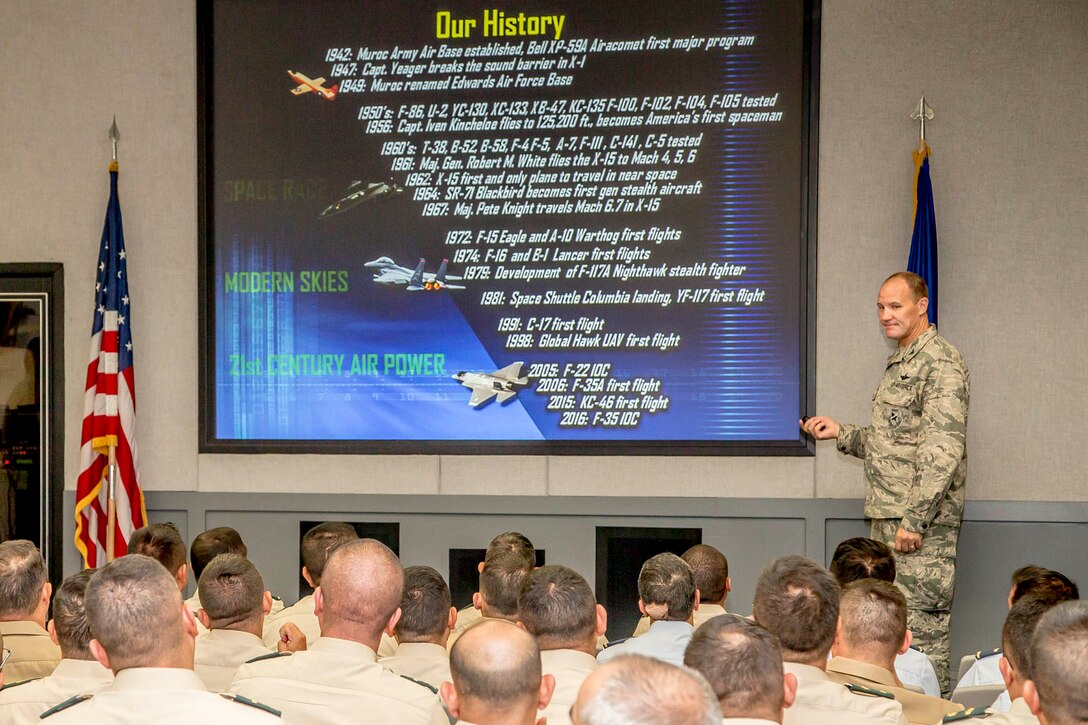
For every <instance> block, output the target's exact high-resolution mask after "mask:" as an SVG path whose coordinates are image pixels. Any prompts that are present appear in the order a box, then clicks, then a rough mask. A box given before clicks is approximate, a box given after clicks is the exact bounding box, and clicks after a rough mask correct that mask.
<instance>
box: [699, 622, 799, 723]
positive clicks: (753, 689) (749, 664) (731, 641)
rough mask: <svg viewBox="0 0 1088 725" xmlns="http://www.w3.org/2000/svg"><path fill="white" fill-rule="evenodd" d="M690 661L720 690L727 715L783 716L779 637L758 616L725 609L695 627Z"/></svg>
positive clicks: (783, 699) (715, 689) (769, 717)
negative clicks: (765, 627) (756, 620)
mask: <svg viewBox="0 0 1088 725" xmlns="http://www.w3.org/2000/svg"><path fill="white" fill-rule="evenodd" d="M684 664H685V665H687V666H688V667H691V668H693V669H695V670H696V671H698V672H699V673H700V674H702V675H703V677H705V678H706V679H707V681H708V682H709V683H710V686H711V688H713V690H714V695H715V696H716V697H717V698H718V703H719V705H720V706H721V711H722V717H723V718H735V717H747V718H762V719H765V720H774V721H776V722H777V721H780V719H781V717H782V709H783V707H784V706H785V704H786V703H785V689H784V683H783V679H782V678H783V669H782V653H781V651H780V650H779V648H778V639H777V638H776V637H775V636H774V635H773V634H771V633H770V632H768V631H767V630H766V629H764V628H763V627H762V626H760V625H758V624H756V623H755V622H753V621H751V620H749V619H746V618H744V617H739V616H737V615H735V614H722V615H719V616H717V617H714V618H713V619H711V620H710V621H709V622H706V623H705V624H703V626H702V627H700V628H699V629H697V630H696V631H695V636H694V637H692V639H691V643H690V644H689V645H688V648H687V650H686V651H685V652H684Z"/></svg>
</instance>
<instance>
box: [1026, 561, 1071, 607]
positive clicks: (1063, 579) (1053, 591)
mask: <svg viewBox="0 0 1088 725" xmlns="http://www.w3.org/2000/svg"><path fill="white" fill-rule="evenodd" d="M1012 586H1013V589H1012V603H1013V604H1016V602H1018V601H1019V600H1020V599H1022V598H1023V597H1026V596H1027V595H1029V594H1035V593H1038V592H1044V591H1045V592H1049V593H1050V596H1053V597H1057V598H1059V599H1061V600H1063V601H1064V600H1067V599H1080V589H1079V588H1078V587H1077V583H1076V582H1075V581H1073V580H1072V579H1070V578H1069V577H1067V576H1066V575H1065V574H1062V573H1061V572H1060V571H1054V570H1053V569H1046V568H1044V567H1041V566H1033V565H1029V566H1022V567H1020V568H1019V569H1017V570H1016V571H1014V572H1013V574H1012Z"/></svg>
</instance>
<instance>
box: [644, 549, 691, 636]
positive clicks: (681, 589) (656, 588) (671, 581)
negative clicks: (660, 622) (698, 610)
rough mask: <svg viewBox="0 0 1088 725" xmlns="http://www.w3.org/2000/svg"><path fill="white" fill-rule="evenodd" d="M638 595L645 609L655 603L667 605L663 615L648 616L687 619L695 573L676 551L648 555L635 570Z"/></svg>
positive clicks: (679, 620)
mask: <svg viewBox="0 0 1088 725" xmlns="http://www.w3.org/2000/svg"><path fill="white" fill-rule="evenodd" d="M638 597H639V599H641V600H642V603H643V605H644V606H646V607H647V609H649V608H651V607H652V605H654V604H664V605H666V606H667V607H668V612H667V613H666V614H665V616H663V617H653V616H651V619H665V620H669V621H674V622H683V621H686V620H687V619H688V618H689V617H690V616H691V613H692V611H694V609H695V575H694V574H693V573H692V571H691V567H690V566H688V563H687V562H686V561H684V560H683V559H681V558H680V557H679V556H677V555H676V554H670V553H667V552H666V553H663V554H657V555H655V556H651V557H650V558H649V559H647V560H646V563H645V564H643V565H642V569H641V570H640V571H639V573H638Z"/></svg>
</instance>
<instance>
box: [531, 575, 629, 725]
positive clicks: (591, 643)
mask: <svg viewBox="0 0 1088 725" xmlns="http://www.w3.org/2000/svg"><path fill="white" fill-rule="evenodd" d="M518 620H519V622H520V624H521V626H522V627H524V628H525V629H526V631H528V632H529V634H531V635H533V637H535V638H536V643H537V646H538V647H539V648H540V661H541V663H542V666H543V668H544V673H545V674H547V675H551V676H552V677H554V678H555V691H554V692H553V693H552V699H551V702H549V703H548V707H547V709H545V710H544V715H545V716H546V717H547V718H548V725H566V724H567V723H569V722H570V706H571V705H573V704H574V701H575V700H576V699H578V690H579V688H581V686H582V683H583V682H584V681H585V679H586V678H587V677H589V675H590V673H592V672H593V670H595V669H597V659H596V654H597V638H598V637H600V636H601V635H603V634H604V631H605V628H606V627H607V626H608V617H607V615H606V614H605V611H604V607H602V606H601V605H600V604H597V598H596V597H595V596H594V595H593V589H592V588H591V587H590V586H589V583H588V582H586V580H585V579H584V578H582V575H581V574H579V573H578V572H576V571H574V570H573V569H568V568H567V567H565V566H542V567H540V568H539V569H536V570H535V571H533V572H531V573H530V574H529V577H528V579H527V580H526V582H525V585H524V586H523V587H522V590H521V596H520V597H518Z"/></svg>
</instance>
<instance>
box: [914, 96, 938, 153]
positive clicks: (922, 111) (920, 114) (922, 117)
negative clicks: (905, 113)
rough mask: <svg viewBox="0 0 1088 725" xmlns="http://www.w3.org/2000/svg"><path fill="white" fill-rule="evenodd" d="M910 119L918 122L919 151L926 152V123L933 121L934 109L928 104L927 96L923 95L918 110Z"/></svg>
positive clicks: (919, 100)
mask: <svg viewBox="0 0 1088 725" xmlns="http://www.w3.org/2000/svg"><path fill="white" fill-rule="evenodd" d="M910 117H911V118H912V119H914V120H915V121H917V122H918V150H919V151H924V150H925V148H926V121H930V120H932V119H933V109H932V108H930V106H929V104H928V103H926V94H925V93H922V97H921V98H920V99H918V108H917V110H915V111H914V112H913V113H911V114H910Z"/></svg>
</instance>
